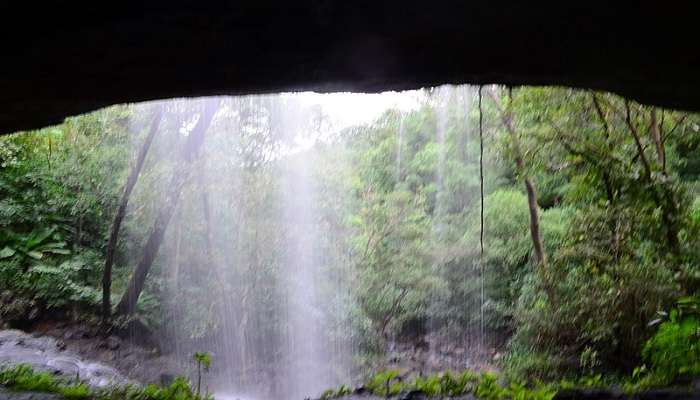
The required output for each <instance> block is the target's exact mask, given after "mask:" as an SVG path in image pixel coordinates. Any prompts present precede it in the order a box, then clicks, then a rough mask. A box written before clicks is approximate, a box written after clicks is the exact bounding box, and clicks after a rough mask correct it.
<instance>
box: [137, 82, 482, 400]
mask: <svg viewBox="0 0 700 400" xmlns="http://www.w3.org/2000/svg"><path fill="white" fill-rule="evenodd" d="M470 93H471V92H468V91H466V92H464V93H463V92H458V91H456V90H455V89H454V88H452V87H442V88H439V89H437V90H436V91H435V92H434V94H433V99H432V101H431V102H430V106H431V107H434V109H433V112H434V118H435V126H434V129H435V137H434V144H435V150H436V152H437V154H436V156H437V158H436V163H435V189H436V192H435V202H434V210H433V211H432V212H433V214H434V220H433V225H432V227H431V231H432V232H431V235H432V238H431V240H432V242H434V243H433V244H434V245H435V246H436V248H438V249H441V247H440V246H443V244H444V242H447V238H448V237H449V235H450V229H452V228H450V223H451V222H450V220H449V218H451V215H450V212H451V211H450V207H451V205H450V204H448V201H447V200H446V199H447V198H448V196H447V195H448V193H447V191H448V190H450V188H449V187H448V186H449V185H448V183H449V182H448V177H449V176H450V171H449V166H450V164H449V162H451V161H452V160H451V157H454V154H450V151H452V150H451V147H450V146H452V141H451V140H452V139H451V138H450V135H453V134H455V133H454V132H456V131H457V129H456V128H454V127H452V126H451V124H453V123H455V122H454V121H453V120H452V119H451V115H450V108H449V107H451V101H452V100H453V98H455V97H459V96H462V98H461V99H462V100H464V102H465V103H464V104H466V103H468V98H469V96H470ZM299 99H300V98H299V97H298V96H297V97H295V96H291V95H276V96H249V97H240V98H227V99H224V100H222V102H221V104H220V106H219V110H218V112H217V114H216V118H215V120H214V121H213V122H212V128H211V129H210V131H209V132H207V136H206V139H205V144H204V145H203V148H202V149H201V151H200V154H199V156H198V158H197V160H196V161H195V163H194V164H193V166H192V168H193V170H192V171H191V172H192V173H191V176H190V177H189V180H188V184H187V185H186V187H185V189H184V190H183V192H182V194H181V195H182V198H181V201H180V203H179V206H178V207H177V209H176V211H175V214H174V217H173V219H172V221H171V224H170V226H169V229H168V231H167V237H166V240H165V243H164V244H163V246H162V247H161V250H160V255H159V258H160V263H159V265H160V266H161V267H162V268H168V269H167V273H164V274H163V275H162V276H165V277H167V279H165V282H164V283H163V285H164V288H163V289H162V290H164V291H166V292H167V294H168V295H167V298H168V302H167V304H165V305H164V309H165V310H166V311H165V314H164V316H163V318H164V320H165V321H164V325H165V326H166V328H167V329H166V336H167V342H168V344H169V350H171V351H172V352H173V353H175V354H176V355H177V358H178V360H179V362H180V364H181V366H182V368H189V370H190V371H192V367H193V361H192V354H193V353H194V352H198V351H206V352H209V353H211V355H212V371H211V372H210V373H209V374H208V375H207V377H206V387H207V388H208V389H209V390H211V391H213V392H215V393H216V394H217V395H218V396H219V397H220V398H230V399H236V398H238V399H241V400H247V399H256V400H265V399H273V398H274V399H303V398H307V397H314V396H318V395H319V394H320V393H321V392H322V391H323V390H324V389H327V388H329V387H333V386H337V385H339V384H341V383H353V382H352V381H351V380H350V379H351V378H352V373H351V372H352V369H353V366H354V365H353V355H354V354H353V343H351V339H350V338H352V337H353V333H352V332H351V329H352V327H351V326H350V323H349V322H348V318H347V315H348V314H350V311H349V308H350V306H351V305H352V302H353V299H352V298H351V291H350V289H351V288H350V287H349V285H350V283H349V282H350V280H351V279H350V275H351V274H352V273H351V270H352V268H351V267H352V266H353V265H355V263H356V260H355V259H353V258H352V255H353V253H352V251H350V250H349V244H348V242H346V240H347V237H345V236H343V235H348V233H347V232H344V231H338V230H337V229H336V230H335V231H334V230H333V229H332V227H333V226H336V225H337V226H340V225H343V224H345V223H346V222H345V221H342V220H339V219H340V217H338V216H336V215H334V214H333V212H332V209H333V207H338V204H339V203H341V202H342V201H345V197H349V196H347V192H348V191H349V189H347V188H345V187H343V188H340V189H338V188H335V189H333V190H329V189H328V187H327V182H324V181H323V177H324V172H327V171H326V169H327V168H337V169H338V170H343V169H344V168H351V166H350V165H344V164H342V163H341V160H340V159H339V158H338V157H336V156H335V155H334V154H335V153H333V151H337V150H338V147H339V146H341V144H340V143H337V142H331V141H328V139H327V138H328V137H330V136H331V135H330V134H329V132H328V131H327V130H324V129H322V128H319V126H320V125H319V124H318V121H319V120H321V119H322V118H319V115H317V114H315V111H314V110H313V108H312V107H308V106H306V105H304V104H303V103H302V102H301V101H300V100H299ZM465 99H467V100H465ZM202 101H206V100H173V101H170V102H168V103H166V108H167V111H168V112H167V114H166V115H167V116H168V117H167V118H165V119H164V122H163V128H162V131H163V132H162V134H161V135H160V136H158V137H157V138H156V141H155V142H154V146H153V147H154V149H153V151H152V153H151V155H150V156H149V161H148V164H149V165H148V166H147V168H150V170H155V171H159V170H160V169H162V170H163V171H167V170H168V168H167V167H168V166H172V165H173V164H174V163H176V162H177V159H176V157H175V156H174V154H176V153H177V151H176V149H177V148H178V146H180V145H181V144H182V143H183V142H184V139H186V137H187V135H188V133H189V131H191V129H192V127H193V126H194V125H195V124H196V120H197V117H196V115H197V114H198V112H200V111H199V110H201V106H202ZM452 106H454V105H452ZM457 107H464V105H463V104H460V103H459V102H458V104H457ZM148 110H149V109H147V108H144V110H143V112H144V113H145V114H148V112H149V111H148ZM193 115H194V116H195V117H193ZM407 115H408V112H404V111H400V112H399V114H398V116H399V117H398V118H399V120H398V124H397V125H398V129H396V128H394V129H395V131H396V161H395V170H396V171H395V173H396V177H397V181H398V182H399V183H400V184H404V183H402V180H403V179H406V176H405V173H407V172H406V171H408V170H409V168H410V165H411V162H412V159H411V157H413V154H412V152H414V151H415V148H413V147H412V146H417V145H418V144H416V143H414V142H412V140H413V139H412V136H410V134H411V132H412V131H411V129H414V125H415V123H411V124H408V120H407V118H408V117H407ZM375 117H376V116H375ZM465 119H466V118H465ZM462 123H464V122H462ZM407 125H408V126H407ZM336 129H337V128H336ZM431 140H432V139H431ZM465 146H466V145H465ZM453 147H454V146H453ZM390 151H391V150H390ZM459 151H461V150H459ZM338 153H340V152H338ZM329 160H331V161H333V162H332V163H331V162H329ZM467 161H470V162H471V161H473V160H466V159H465V160H464V162H465V163H467ZM391 163H392V161H389V174H391V169H392V165H391ZM333 174H334V175H335V176H343V178H344V180H346V181H351V179H350V178H349V177H347V176H346V175H344V173H339V172H338V171H335V172H333ZM333 174H331V175H333ZM149 176H152V177H153V178H151V179H152V181H147V182H140V183H139V186H138V189H137V191H140V192H139V193H136V194H135V195H134V197H135V198H137V199H139V201H134V204H136V205H135V206H134V207H135V208H138V207H141V208H147V209H149V210H153V209H157V208H158V206H159V204H160V202H162V201H163V200H162V198H161V197H160V196H159V193H161V192H163V191H164V190H165V189H166V185H167V177H168V174H167V173H165V172H163V173H152V174H149ZM142 183H143V184H142ZM324 185H326V186H324ZM406 186H408V184H406ZM334 190H335V191H334ZM339 190H346V191H345V192H342V191H339ZM137 211H138V210H132V213H135V214H138V212H137ZM144 214H147V215H148V214H149V215H153V212H152V211H151V212H149V213H144ZM334 218H335V219H334ZM342 218H345V216H343V217H342ZM135 221H136V223H145V224H148V223H149V222H148V221H140V220H138V218H136V219H135ZM135 239H136V240H134V242H137V243H138V242H142V241H143V240H142V238H135ZM475 246H476V245H475ZM135 250H136V249H135ZM435 253H436V255H435V257H434V260H433V262H432V273H433V277H432V278H437V277H439V278H441V279H442V280H443V281H446V280H447V278H446V277H445V276H443V275H444V272H443V269H444V264H445V263H446V262H447V261H445V260H444V259H442V258H440V257H438V256H437V253H438V251H436V252H435ZM464 269H465V271H466V272H465V280H467V279H472V277H469V276H468V273H469V272H470V271H469V267H464ZM435 280H436V281H437V280H438V279H435ZM448 284H450V282H448V283H447V284H442V285H443V286H440V285H437V286H436V287H435V288H434V290H433V292H432V294H431V295H430V298H429V300H428V301H429V303H430V304H427V305H426V306H427V307H428V308H429V314H428V315H436V316H437V317H436V318H435V319H430V320H428V321H426V326H425V328H426V329H425V330H426V331H427V332H428V333H432V332H435V331H438V330H439V329H441V328H442V326H441V325H440V324H442V323H444V320H441V319H440V318H441V317H440V315H439V314H440V312H441V309H442V307H443V306H444V297H445V294H444V293H445V291H446V290H449V289H447V288H446V285H448ZM452 284H454V282H452ZM460 284H461V282H460ZM154 286H155V285H154ZM152 289H153V290H160V288H158V287H154V288H152ZM482 301H483V299H482ZM477 302H478V301H477ZM474 303H475V302H474V299H473V298H470V299H468V300H465V308H468V309H469V310H467V311H471V310H473V309H474V307H478V306H479V305H478V304H474ZM471 333H473V332H467V333H465V336H469V337H471V336H470V334H471ZM389 339H390V340H396V338H394V337H391V338H389ZM463 340H465V339H463ZM429 344H430V347H429V350H428V351H429V355H428V359H429V361H430V362H431V363H433V364H434V365H433V366H432V367H433V370H434V369H435V368H439V367H440V365H438V364H440V362H441V360H440V357H442V355H441V351H442V350H441V349H440V348H438V346H439V345H440V344H439V343H436V342H435V341H433V342H430V343H429ZM388 345H389V346H390V349H389V350H392V348H393V347H394V346H395V344H393V345H392V344H391V343H389V344H388ZM456 346H458V347H459V346H462V347H463V346H464V344H463V343H462V344H459V343H458V344H457V345H456ZM468 351H469V350H468Z"/></svg>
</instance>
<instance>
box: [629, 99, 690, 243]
mask: <svg viewBox="0 0 700 400" xmlns="http://www.w3.org/2000/svg"><path fill="white" fill-rule="evenodd" d="M651 120H652V124H651V129H650V131H651V132H650V136H652V141H655V140H656V138H655V137H654V136H655V135H658V131H657V129H658V126H657V125H656V113H652V114H651ZM625 122H626V123H627V127H628V128H629V131H630V134H631V135H632V138H633V139H634V143H635V145H636V146H637V154H638V156H639V161H640V162H641V164H642V166H643V167H644V172H645V176H644V178H645V179H646V181H647V183H648V184H649V187H650V189H651V190H650V192H651V195H652V198H653V199H654V202H655V203H656V205H657V206H658V207H659V208H660V209H661V219H662V222H663V224H664V229H665V230H666V241H667V242H668V246H669V247H670V249H671V253H672V254H673V256H675V257H678V256H680V252H681V247H680V241H679V239H678V232H679V230H680V229H679V227H678V223H677V218H678V204H677V203H676V199H675V195H674V193H673V188H672V187H671V186H670V185H669V183H668V180H667V178H668V176H667V175H666V173H665V171H661V172H662V175H664V177H665V178H666V179H664V181H663V182H661V183H658V182H655V180H654V175H653V170H652V165H651V163H650V162H649V160H648V159H647V157H646V154H645V152H644V146H643V145H642V142H641V137H640V135H639V132H638V129H637V126H636V125H635V123H634V122H633V121H632V111H631V109H630V105H629V101H627V100H625ZM659 140H660V139H659ZM658 146H661V148H658V147H657V151H658V154H657V155H658V158H659V163H664V164H665V161H664V159H665V152H664V149H663V145H662V143H661V142H659V144H658Z"/></svg>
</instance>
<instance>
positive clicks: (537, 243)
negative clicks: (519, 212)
mask: <svg viewBox="0 0 700 400" xmlns="http://www.w3.org/2000/svg"><path fill="white" fill-rule="evenodd" d="M490 95H491V96H492V99H493V100H494V103H495V104H496V107H498V108H499V111H500V114H501V122H502V123H503V126H504V127H505V128H506V131H507V132H508V135H509V136H510V139H511V145H512V147H513V155H514V156H515V165H516V167H517V169H518V174H520V177H521V178H522V180H523V183H524V184H525V191H526V192H527V206H528V209H529V211H530V238H531V239H532V247H533V249H534V251H535V263H536V264H537V265H538V266H539V267H540V268H542V269H547V255H546V254H545V251H544V245H543V244H542V236H541V234H540V215H539V207H538V205H537V191H536V190H535V184H534V183H533V182H532V179H531V178H530V176H529V175H528V173H527V169H526V168H525V161H524V160H523V154H522V150H521V148H520V138H519V137H518V133H517V132H516V131H515V127H514V126H513V112H512V110H511V106H512V103H513V97H512V94H509V100H508V105H507V107H506V108H505V110H504V109H502V108H501V106H500V103H499V100H498V99H497V98H496V97H495V95H494V94H493V93H490Z"/></svg>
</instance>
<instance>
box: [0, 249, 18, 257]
mask: <svg viewBox="0 0 700 400" xmlns="http://www.w3.org/2000/svg"><path fill="white" fill-rule="evenodd" d="M16 252H17V251H16V250H15V249H13V248H10V247H7V246H5V247H4V248H3V249H2V250H0V259H3V258H9V257H12V256H14V255H15V253H16Z"/></svg>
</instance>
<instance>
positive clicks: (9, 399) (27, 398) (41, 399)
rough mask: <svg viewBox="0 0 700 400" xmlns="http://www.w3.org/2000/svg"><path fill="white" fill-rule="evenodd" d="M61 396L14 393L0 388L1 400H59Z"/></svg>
mask: <svg viewBox="0 0 700 400" xmlns="http://www.w3.org/2000/svg"><path fill="white" fill-rule="evenodd" d="M59 399H61V396H59V395H57V394H52V393H39V392H13V391H10V390H7V389H4V388H2V387H0V400H59Z"/></svg>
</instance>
